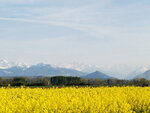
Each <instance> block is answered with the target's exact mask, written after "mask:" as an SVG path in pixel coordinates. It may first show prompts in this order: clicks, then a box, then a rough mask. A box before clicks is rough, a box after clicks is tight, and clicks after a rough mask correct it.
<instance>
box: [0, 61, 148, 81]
mask: <svg viewBox="0 0 150 113" xmlns="http://www.w3.org/2000/svg"><path fill="white" fill-rule="evenodd" d="M39 66H41V68H42V67H46V66H48V67H51V69H53V70H55V71H56V69H58V70H57V71H58V72H60V74H62V73H63V71H64V73H65V72H66V73H68V72H69V73H70V74H74V72H75V70H76V71H77V72H75V73H76V74H80V75H82V72H83V73H92V72H95V71H100V72H102V73H105V74H107V75H110V76H112V77H115V78H120V79H132V78H134V77H135V76H136V75H139V74H142V73H144V72H145V71H147V70H149V69H150V66H137V67H134V66H128V65H115V66H114V65H113V66H110V65H109V66H105V67H102V66H99V65H91V64H84V63H69V64H67V63H64V64H52V65H48V64H43V63H40V64H37V65H31V66H30V65H27V64H25V63H14V62H9V61H7V60H0V69H6V70H5V71H7V73H10V72H9V71H8V70H7V69H10V68H14V67H18V68H21V69H22V70H27V69H29V68H30V69H31V68H32V69H33V67H39ZM67 69H68V70H67ZM60 70H61V71H60ZM71 70H73V71H71ZM80 72H81V73H80ZM39 73H41V72H39ZM69 73H68V74H69ZM53 74H54V73H53ZM57 74H58V73H57ZM32 75H33V74H32ZM83 75H84V74H83Z"/></svg>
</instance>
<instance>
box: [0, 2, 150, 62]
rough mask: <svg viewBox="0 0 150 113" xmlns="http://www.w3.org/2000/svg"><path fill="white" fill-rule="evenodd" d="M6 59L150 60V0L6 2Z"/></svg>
mask: <svg viewBox="0 0 150 113" xmlns="http://www.w3.org/2000/svg"><path fill="white" fill-rule="evenodd" d="M0 58H2V59H8V60H9V61H16V62H25V63H28V64H34V63H38V62H44V63H50V64H55V63H69V62H83V63H86V64H98V65H107V64H112V65H113V64H128V65H130V64H131V65H133V64H134V65H138V64H150V60H149V59H150V0H0Z"/></svg>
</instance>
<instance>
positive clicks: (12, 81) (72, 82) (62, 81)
mask: <svg viewBox="0 0 150 113" xmlns="http://www.w3.org/2000/svg"><path fill="white" fill-rule="evenodd" d="M8 85H11V86H22V85H23V86H110V87H111V86H142V87H144V86H150V80H147V79H145V78H141V79H133V80H120V79H106V80H101V79H83V78H80V77H72V76H54V77H39V78H38V77H33V78H31V77H14V78H2V77H1V78H0V86H8Z"/></svg>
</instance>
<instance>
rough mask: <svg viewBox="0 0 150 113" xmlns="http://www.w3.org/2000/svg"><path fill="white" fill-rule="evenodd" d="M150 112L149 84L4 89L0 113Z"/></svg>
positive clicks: (0, 97) (0, 93)
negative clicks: (143, 85)
mask: <svg viewBox="0 0 150 113" xmlns="http://www.w3.org/2000/svg"><path fill="white" fill-rule="evenodd" d="M142 112H144V113H150V88H149V87H144V88H142V87H98V88H90V87H85V88H83V87H82V88H78V87H64V88H47V89H42V88H33V89H31V88H0V113H142Z"/></svg>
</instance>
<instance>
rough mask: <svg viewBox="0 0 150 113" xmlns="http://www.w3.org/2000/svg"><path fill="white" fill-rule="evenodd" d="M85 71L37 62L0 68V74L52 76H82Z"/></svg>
mask: <svg viewBox="0 0 150 113" xmlns="http://www.w3.org/2000/svg"><path fill="white" fill-rule="evenodd" d="M85 74H86V73H84V72H81V71H77V70H74V69H66V68H57V67H56V68H54V67H52V66H51V65H49V64H42V63H41V64H37V65H33V66H30V67H19V66H15V67H11V68H7V69H0V76H54V75H66V76H69V75H72V76H83V75H85Z"/></svg>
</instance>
